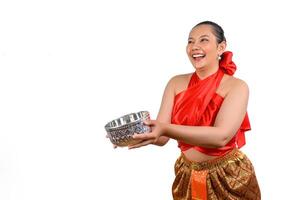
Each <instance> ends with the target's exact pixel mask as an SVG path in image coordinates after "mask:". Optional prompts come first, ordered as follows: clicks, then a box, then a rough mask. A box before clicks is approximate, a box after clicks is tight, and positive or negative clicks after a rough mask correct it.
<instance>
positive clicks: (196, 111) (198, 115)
mask: <svg viewBox="0 0 301 200" xmlns="http://www.w3.org/2000/svg"><path fill="white" fill-rule="evenodd" d="M235 70H236V65H235V64H234V62H233V61H232V53H231V52H225V53H224V54H223V55H222V58H221V60H220V63H219V69H218V70H217V71H216V72H215V73H214V74H212V75H210V76H208V77H206V78H205V79H202V80H201V79H199V78H198V76H197V74H196V73H193V74H192V76H191V79H190V82H189V84H188V87H187V89H186V90H185V91H183V92H180V93H179V94H177V95H176V96H175V99H174V107H173V111H172V119H171V122H172V123H173V124H179V125H188V126H213V125H214V122H215V118H216V116H217V113H218V111H219V109H220V107H221V105H222V103H223V100H224V99H223V97H221V96H220V95H219V94H217V93H216V90H217V88H218V86H219V84H220V81H221V80H222V78H223V75H224V74H225V73H226V74H229V75H233V74H234V72H235ZM250 129H251V126H250V122H249V118H248V114H247V113H246V115H245V118H244V120H243V122H242V124H241V126H240V128H239V129H238V130H237V133H236V134H235V136H234V137H233V138H232V139H231V140H230V141H229V142H228V144H227V145H225V146H224V147H221V148H205V147H201V146H193V145H190V144H185V143H184V142H182V141H178V146H179V148H180V149H181V151H182V152H185V151H186V150H188V149H190V148H194V149H195V150H197V151H199V152H202V153H205V154H207V155H211V156H217V158H215V159H213V160H209V161H204V162H193V161H190V160H188V159H187V158H186V157H185V155H184V154H183V153H181V156H180V157H179V158H178V159H177V161H176V163H175V174H176V178H175V180H174V183H173V186H172V192H173V198H174V200H200V199H202V200H207V199H208V200H209V199H210V200H213V199H214V200H220V199H231V200H238V199H239V200H244V199H252V200H253V199H256V200H258V199H260V189H259V186H258V183H257V179H256V175H255V172H254V168H253V166H252V163H251V162H250V160H249V159H248V158H247V156H246V155H245V154H243V153H242V152H241V151H240V150H239V148H241V147H242V146H243V145H244V144H245V135H244V134H245V131H248V130H250Z"/></svg>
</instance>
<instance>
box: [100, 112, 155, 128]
mask: <svg viewBox="0 0 301 200" xmlns="http://www.w3.org/2000/svg"><path fill="white" fill-rule="evenodd" d="M138 113H146V117H147V118H149V112H148V111H146V110H143V111H139V112H132V113H128V114H126V115H122V116H121V117H118V118H116V119H113V120H111V121H109V122H108V123H106V125H105V129H106V130H107V131H110V130H115V129H123V128H124V127H125V126H130V125H133V124H136V123H137V122H141V120H143V118H139V119H137V120H135V121H132V122H129V123H126V124H123V125H121V126H116V127H111V126H110V124H111V123H112V122H113V121H115V120H118V119H120V118H123V117H125V116H128V115H132V114H138Z"/></svg>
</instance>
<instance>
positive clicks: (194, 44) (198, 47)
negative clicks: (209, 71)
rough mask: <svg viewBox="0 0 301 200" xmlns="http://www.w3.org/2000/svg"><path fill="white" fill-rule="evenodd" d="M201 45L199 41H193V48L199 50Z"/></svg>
mask: <svg viewBox="0 0 301 200" xmlns="http://www.w3.org/2000/svg"><path fill="white" fill-rule="evenodd" d="M200 48H201V47H200V46H199V45H198V43H197V42H195V43H193V45H192V50H199V49H200Z"/></svg>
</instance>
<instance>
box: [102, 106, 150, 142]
mask: <svg viewBox="0 0 301 200" xmlns="http://www.w3.org/2000/svg"><path fill="white" fill-rule="evenodd" d="M148 119H150V116H149V112H148V111H140V112H137V113H130V114H127V115H124V116H121V117H119V118H117V119H114V120H112V121H110V122H109V123H107V124H106V125H105V129H106V131H107V134H108V137H109V139H110V141H111V142H112V143H113V144H115V145H117V146H120V147H123V146H128V145H133V144H135V143H137V142H139V141H136V140H133V138H132V136H133V134H134V133H137V134H142V133H148V132H150V131H151V128H150V126H148V125H145V124H144V123H143V121H144V120H148Z"/></svg>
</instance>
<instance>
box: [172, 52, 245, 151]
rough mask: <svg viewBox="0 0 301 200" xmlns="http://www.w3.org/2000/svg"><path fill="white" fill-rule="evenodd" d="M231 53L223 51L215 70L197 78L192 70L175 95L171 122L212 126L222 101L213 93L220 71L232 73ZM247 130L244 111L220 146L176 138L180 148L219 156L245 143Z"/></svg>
mask: <svg viewBox="0 0 301 200" xmlns="http://www.w3.org/2000/svg"><path fill="white" fill-rule="evenodd" d="M232 55H233V54H232V52H229V51H228V52H225V53H224V54H223V55H222V59H221V60H220V66H219V69H218V70H217V72H215V73H214V74H212V75H210V76H208V77H206V78H205V79H203V80H201V79H199V77H198V76H197V74H196V73H193V74H192V76H191V79H190V82H189V85H188V88H187V89H186V90H185V91H183V92H180V93H179V94H177V95H176V96H175V99H174V107H173V111H172V119H171V122H172V123H173V124H180V125H188V126H213V125H214V121H215V118H216V115H217V113H218V111H219V109H220V107H221V104H222V102H223V97H221V96H219V95H218V94H217V93H216V89H217V88H218V86H219V84H220V81H221V79H222V78H223V75H224V73H227V74H229V75H233V74H234V73H235V71H236V65H235V63H234V62H233V61H232ZM248 130H251V126H250V122H249V118H248V114H246V116H245V118H244V120H243V122H242V124H241V126H240V128H239V129H238V131H237V133H236V135H235V136H234V137H233V138H232V139H231V140H230V141H229V143H228V144H227V145H226V146H224V147H221V148H205V147H200V146H192V145H189V144H185V143H184V142H181V141H178V144H179V148H180V149H181V151H186V150H188V149H190V148H194V149H196V150H197V151H200V152H203V153H205V154H208V155H212V156H220V155H223V154H225V153H227V152H228V151H230V150H232V149H233V148H235V147H238V148H240V147H242V146H243V145H244V144H245V143H246V142H245V131H248Z"/></svg>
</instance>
